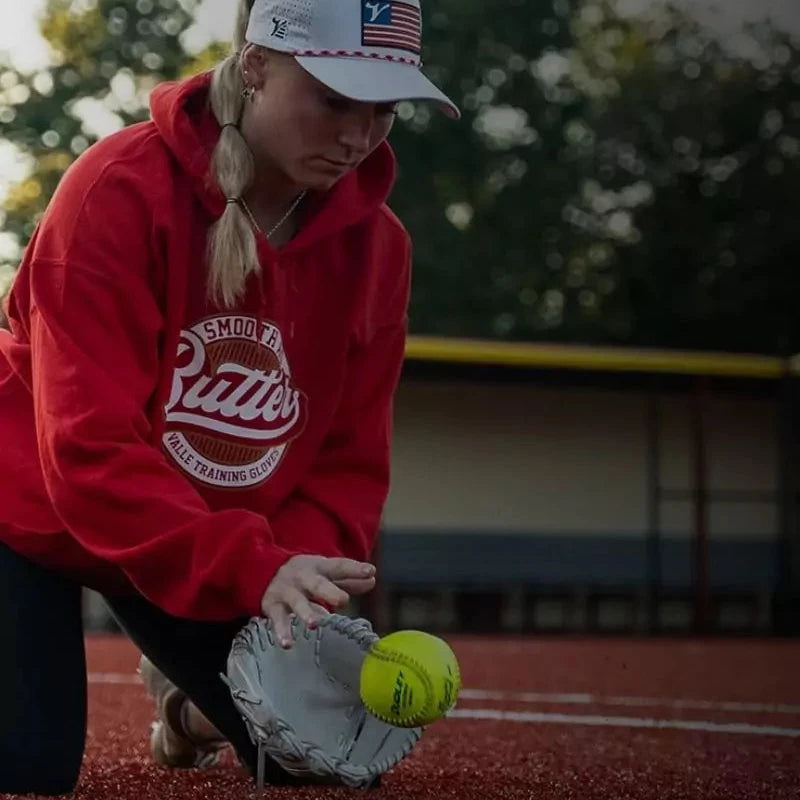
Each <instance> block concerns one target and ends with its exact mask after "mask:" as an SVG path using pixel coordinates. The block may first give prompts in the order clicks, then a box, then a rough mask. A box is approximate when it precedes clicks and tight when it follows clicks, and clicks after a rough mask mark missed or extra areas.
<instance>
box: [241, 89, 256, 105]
mask: <svg viewBox="0 0 800 800" xmlns="http://www.w3.org/2000/svg"><path fill="white" fill-rule="evenodd" d="M255 96H256V87H255V86H245V88H244V90H243V91H242V97H244V99H245V100H249V101H250V102H251V103H252V102H253V98H255Z"/></svg>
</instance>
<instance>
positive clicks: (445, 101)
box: [295, 56, 461, 119]
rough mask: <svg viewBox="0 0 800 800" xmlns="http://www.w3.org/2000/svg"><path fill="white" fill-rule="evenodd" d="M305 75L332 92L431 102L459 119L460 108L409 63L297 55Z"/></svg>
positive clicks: (385, 100) (367, 100) (382, 100)
mask: <svg viewBox="0 0 800 800" xmlns="http://www.w3.org/2000/svg"><path fill="white" fill-rule="evenodd" d="M295 58H296V59H297V62H298V64H300V66H301V67H303V69H304V70H306V72H308V73H310V74H311V75H313V76H314V77H315V78H316V79H317V80H318V81H320V82H321V83H324V84H325V85H326V86H327V87H328V88H329V89H333V91H334V92H338V93H339V94H341V95H343V96H344V97H349V98H350V99H352V100H360V101H362V102H364V103H394V102H399V101H401V100H429V101H431V102H433V103H436V104H437V105H438V106H439V107H440V108H441V109H442V111H443V112H444V113H445V114H447V116H449V117H451V118H452V119H458V118H459V117H460V116H461V112H460V111H459V109H458V106H456V104H455V103H454V102H453V101H452V100H451V99H450V98H449V97H448V96H447V95H446V94H444V92H442V91H441V90H440V89H438V88H437V87H436V86H434V85H433V83H431V81H429V80H428V78H426V77H425V76H424V75H423V74H422V72H421V71H420V70H419V69H418V68H417V67H415V66H412V65H410V64H401V63H398V62H396V61H382V60H380V59H372V58H371V59H366V58H351V57H344V56H337V57H328V56H295Z"/></svg>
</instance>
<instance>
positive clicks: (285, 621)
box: [264, 603, 292, 650]
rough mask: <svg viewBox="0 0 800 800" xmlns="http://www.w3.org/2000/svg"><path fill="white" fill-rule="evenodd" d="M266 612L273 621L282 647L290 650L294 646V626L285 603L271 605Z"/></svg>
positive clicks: (273, 626)
mask: <svg viewBox="0 0 800 800" xmlns="http://www.w3.org/2000/svg"><path fill="white" fill-rule="evenodd" d="M264 612H265V613H266V615H267V616H268V617H269V618H270V620H271V621H272V628H273V630H274V631H275V636H276V637H277V639H278V642H279V643H280V645H281V647H283V648H285V649H286V650H288V649H289V648H290V647H291V646H292V624H291V617H290V615H289V609H288V607H287V606H285V605H284V604H283V603H271V604H270V605H269V606H267V607H266V608H265V609H264Z"/></svg>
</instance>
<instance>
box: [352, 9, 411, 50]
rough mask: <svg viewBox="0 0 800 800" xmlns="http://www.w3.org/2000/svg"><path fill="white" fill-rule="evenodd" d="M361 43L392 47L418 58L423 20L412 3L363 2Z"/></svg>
mask: <svg viewBox="0 0 800 800" xmlns="http://www.w3.org/2000/svg"><path fill="white" fill-rule="evenodd" d="M362 9H363V12H362V17H361V19H362V23H361V43H362V44H364V45H368V46H370V45H371V46H372V47H393V48H396V49H398V50H407V51H409V52H411V53H414V54H415V55H419V54H420V51H421V49H422V16H421V14H420V10H419V7H418V6H415V5H412V4H411V3H403V2H398V0H390V2H377V1H376V0H362Z"/></svg>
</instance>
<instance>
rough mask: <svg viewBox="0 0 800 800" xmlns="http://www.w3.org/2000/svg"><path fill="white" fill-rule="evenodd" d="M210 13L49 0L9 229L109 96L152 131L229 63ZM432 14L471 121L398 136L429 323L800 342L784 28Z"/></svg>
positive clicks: (7, 85)
mask: <svg viewBox="0 0 800 800" xmlns="http://www.w3.org/2000/svg"><path fill="white" fill-rule="evenodd" d="M196 4H197V2H196V0H181V2H178V1H177V0H94V1H93V0H74V1H73V2H68V0H49V3H48V7H47V15H46V17H45V19H44V23H43V31H44V33H45V35H46V37H47V39H48V40H49V41H50V43H51V46H52V48H53V51H54V64H53V66H52V67H51V68H49V69H48V70H46V71H45V72H43V73H41V74H38V75H23V74H20V73H18V72H17V71H15V70H14V69H12V68H11V67H7V68H5V70H4V71H3V72H2V74H0V133H2V135H3V136H4V138H6V139H8V140H10V141H13V142H14V143H16V144H17V145H18V146H20V147H21V148H22V149H23V150H24V151H26V152H28V153H29V154H30V155H32V156H33V158H34V159H35V163H36V169H35V171H34V172H33V174H32V175H31V176H30V178H28V179H27V180H26V181H24V182H23V183H22V184H20V185H19V186H17V187H15V188H14V189H13V190H12V192H11V193H10V195H9V197H8V198H7V201H6V203H5V209H6V215H7V216H6V221H5V226H4V227H5V231H6V232H9V233H12V234H15V235H16V236H18V237H19V240H20V242H22V243H24V242H25V241H27V238H28V237H29V235H30V233H31V231H32V227H33V225H34V224H35V220H36V219H37V216H38V215H39V214H40V213H41V211H42V209H43V208H44V206H45V204H46V202H47V198H48V197H49V196H50V195H51V193H52V191H53V189H54V188H55V186H56V185H57V182H58V180H59V179H60V177H61V175H62V174H63V171H64V169H65V168H66V166H67V165H68V164H69V163H70V162H71V160H72V159H73V158H74V157H75V156H76V155H77V154H78V153H80V152H81V151H82V150H84V149H85V148H86V147H87V146H88V145H89V144H90V143H91V142H92V141H94V139H95V138H96V136H97V131H96V130H93V129H91V128H90V127H87V125H86V124H85V123H84V122H82V120H81V116H82V113H81V112H83V111H85V108H86V103H87V102H92V101H93V102H95V103H100V104H102V107H103V108H104V109H105V111H106V112H109V113H111V114H114V115H116V123H117V124H118V125H123V124H128V123H131V122H134V121H137V120H140V119H143V118H145V117H146V115H147V96H148V93H149V91H150V90H151V89H152V87H153V86H154V85H155V84H156V83H157V82H159V81H161V80H165V79H172V78H175V77H179V76H180V75H182V74H186V73H187V72H192V71H196V70H199V69H206V68H209V67H210V66H211V65H212V64H213V63H214V62H215V61H216V60H217V59H218V58H219V57H221V56H222V55H223V54H224V53H226V52H227V44H225V43H222V44H217V45H215V46H214V47H213V48H209V50H208V51H206V52H204V53H201V54H199V55H198V56H195V57H190V56H189V55H187V53H186V52H185V51H184V50H183V48H182V47H181V34H182V32H183V31H184V30H185V29H186V28H187V27H188V25H189V24H190V23H191V20H192V14H193V12H194V10H195V6H196ZM423 5H424V6H425V7H424V11H425V12H426V13H425V18H426V47H425V52H424V60H425V63H426V71H427V72H428V74H429V75H430V76H431V77H432V78H433V79H434V80H435V81H436V82H437V83H439V84H440V85H442V86H443V88H444V89H445V90H446V91H447V92H448V94H450V95H451V96H452V97H453V98H454V99H455V100H456V101H457V102H458V103H459V104H460V105H461V106H462V109H463V110H464V118H463V120H462V121H461V122H458V123H454V122H452V121H451V120H448V119H446V118H445V117H444V116H443V115H440V114H438V113H437V112H436V111H435V110H434V109H432V108H430V107H429V106H425V105H419V106H415V105H412V104H403V105H402V106H401V115H400V120H399V121H398V124H397V125H396V127H395V130H394V132H393V134H392V143H393V146H394V148H395V150H396V152H397V154H398V157H399V160H400V175H399V181H398V184H397V187H396V189H395V192H394V195H393V197H392V205H393V207H394V208H395V210H396V211H397V213H398V214H399V216H400V217H401V218H402V219H403V220H404V222H405V223H406V225H407V226H408V228H409V230H410V231H411V233H412V236H413V238H414V243H415V275H414V289H413V297H412V307H411V328H412V331H414V332H417V333H438V334H444V335H458V336H479V337H489V338H511V339H529V340H536V339H539V340H541V339H550V340H560V341H587V342H609V343H630V344H653V345H663V346H681V347H714V348H721V349H735V350H753V351H762V352H786V351H791V352H795V351H797V350H800V332H799V331H798V326H797V323H796V322H795V316H796V315H795V314H794V313H793V310H792V308H791V302H792V299H793V297H794V294H795V289H796V286H795V284H796V281H795V279H794V276H793V267H794V264H795V263H797V262H798V259H799V258H800V237H798V236H797V235H796V233H795V223H794V219H793V216H794V214H793V208H794V206H795V205H796V203H795V201H794V191H795V187H796V186H798V178H800V175H798V170H800V44H799V43H798V42H797V41H793V40H792V39H791V37H789V36H788V35H786V34H781V33H779V32H776V31H774V30H771V29H769V28H767V27H763V26H762V27H758V28H752V29H750V30H748V31H743V32H742V33H741V34H740V35H739V38H738V39H737V40H734V41H732V44H734V45H736V47H728V46H727V45H726V44H724V43H722V42H720V41H718V40H717V39H715V38H713V37H712V36H711V34H710V33H709V32H708V31H707V30H704V29H703V28H701V27H700V26H699V25H698V24H697V23H696V22H694V21H693V20H692V19H690V18H688V17H687V16H686V15H684V14H682V13H680V12H678V11H676V10H674V9H671V8H669V7H668V6H665V5H663V4H653V7H652V11H651V12H650V13H649V15H648V16H636V17H630V16H625V15H624V14H622V13H621V12H620V11H618V10H617V9H616V6H615V2H614V0H582V1H580V2H579V0H547V1H546V2H534V1H533V0H492V3H491V4H490V5H488V6H487V4H486V2H485V0H437V2H435V3H431V2H428V4H427V5H425V4H424V3H423ZM428 65H429V66H428ZM0 69H2V67H0Z"/></svg>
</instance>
